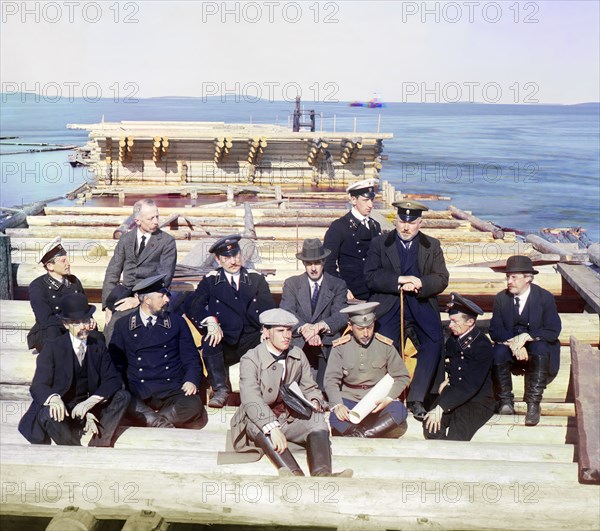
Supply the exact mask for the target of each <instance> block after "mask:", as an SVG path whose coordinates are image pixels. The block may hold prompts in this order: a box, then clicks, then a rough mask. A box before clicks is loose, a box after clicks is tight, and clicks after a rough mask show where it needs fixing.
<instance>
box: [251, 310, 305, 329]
mask: <svg viewBox="0 0 600 531" xmlns="http://www.w3.org/2000/svg"><path fill="white" fill-rule="evenodd" d="M258 320H259V321H260V324H262V325H265V326H296V325H297V324H298V319H297V318H296V316H295V315H294V314H293V313H290V312H288V311H287V310H282V309H281V308H272V309H271V310H266V311H264V312H262V313H261V314H260V315H259V316H258Z"/></svg>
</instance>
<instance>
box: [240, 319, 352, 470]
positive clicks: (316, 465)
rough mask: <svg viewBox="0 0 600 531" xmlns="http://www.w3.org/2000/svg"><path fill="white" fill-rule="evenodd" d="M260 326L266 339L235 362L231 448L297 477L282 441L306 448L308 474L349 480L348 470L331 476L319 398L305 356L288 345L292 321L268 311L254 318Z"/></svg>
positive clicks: (326, 431)
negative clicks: (236, 395)
mask: <svg viewBox="0 0 600 531" xmlns="http://www.w3.org/2000/svg"><path fill="white" fill-rule="evenodd" d="M260 322H261V324H262V326H263V327H264V331H265V334H266V339H265V340H264V341H263V342H262V343H261V344H260V345H258V346H257V347H255V348H253V349H251V350H249V351H248V352H246V353H245V354H244V355H243V356H242V359H241V362H240V399H241V405H240V407H239V408H238V410H237V411H236V413H235V415H234V416H233V418H232V419H231V437H232V442H233V448H234V449H235V451H236V452H255V453H256V455H257V459H259V458H260V457H261V456H262V455H263V454H264V455H266V456H267V457H268V458H269V459H270V461H271V462H272V463H273V464H274V465H275V466H276V467H277V469H278V470H279V473H280V475H292V474H293V475H296V476H303V475H304V473H303V472H302V469H301V468H300V465H298V462H297V461H296V459H295V458H294V456H293V455H292V453H291V452H290V450H289V449H288V442H293V443H297V444H300V445H302V446H305V447H306V458H307V461H308V468H309V470H310V475H311V476H343V477H351V476H352V470H348V469H347V470H344V471H343V472H340V473H333V472H332V468H331V443H330V440H329V429H328V427H327V423H326V421H325V415H324V414H323V411H324V408H325V399H324V398H323V394H322V393H321V391H319V388H318V387H317V384H316V383H315V381H314V380H313V379H312V378H311V376H310V366H309V364H308V360H307V359H306V356H305V355H304V353H303V352H302V351H301V350H300V349H299V348H297V347H293V346H292V345H291V339H292V328H293V327H294V326H296V325H297V324H298V319H296V317H295V316H294V315H293V314H291V313H290V312H287V311H286V310H282V309H281V308H273V309H271V310H267V311H265V312H262V313H261V314H260ZM291 384H295V385H297V386H298V388H299V389H300V392H301V393H302V396H303V398H304V399H305V401H306V402H307V404H306V405H304V407H303V406H302V403H300V404H298V399H294V396H290V393H291V391H287V389H288V387H287V386H289V385H291ZM284 386H285V387H284ZM282 388H283V390H282Z"/></svg>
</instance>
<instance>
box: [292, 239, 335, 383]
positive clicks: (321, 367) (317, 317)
mask: <svg viewBox="0 0 600 531" xmlns="http://www.w3.org/2000/svg"><path fill="white" fill-rule="evenodd" d="M330 253H331V251H330V250H329V249H325V248H324V247H323V245H322V244H321V240H319V239H318V238H314V239H307V240H304V243H303V245H302V252H301V253H298V254H296V258H297V259H298V260H301V261H302V264H303V265H304V269H305V273H303V274H302V275H298V276H294V277H290V278H288V279H286V280H285V282H284V283H283V291H282V295H281V304H280V308H282V309H284V310H287V311H288V312H291V313H293V314H294V315H295V316H296V317H297V318H298V325H297V326H296V328H295V329H294V335H293V337H292V345H294V346H295V347H299V348H301V349H303V350H304V353H305V354H306V357H307V358H308V360H309V362H310V364H311V367H313V368H316V371H314V373H313V376H314V378H315V380H316V381H317V383H318V384H319V388H321V389H323V376H324V374H325V367H326V364H327V358H328V357H329V352H330V351H331V344H332V342H333V341H334V340H335V339H337V338H338V337H339V336H340V331H341V330H342V328H344V326H345V325H346V318H345V316H344V315H342V314H340V313H339V312H340V310H341V309H342V308H343V307H344V306H345V305H346V293H347V288H346V283H345V282H344V281H343V280H342V279H341V278H336V277H334V276H333V275H330V274H329V273H325V272H324V264H325V259H326V258H327V256H329V254H330Z"/></svg>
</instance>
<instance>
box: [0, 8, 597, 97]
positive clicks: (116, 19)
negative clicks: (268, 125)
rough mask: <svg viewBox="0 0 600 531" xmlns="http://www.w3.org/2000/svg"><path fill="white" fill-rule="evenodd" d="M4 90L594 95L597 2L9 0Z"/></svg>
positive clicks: (1, 43) (1, 50)
mask: <svg viewBox="0 0 600 531" xmlns="http://www.w3.org/2000/svg"><path fill="white" fill-rule="evenodd" d="M0 6H1V17H2V19H1V31H0V80H1V90H0V92H4V93H11V92H19V91H21V92H27V91H33V92H37V93H39V94H42V95H43V96H44V97H45V98H46V99H47V100H48V101H50V100H51V99H52V98H54V97H57V96H62V97H81V96H83V97H86V98H89V99H94V98H97V97H105V98H113V99H115V100H122V99H124V98H127V97H135V98H145V97H156V96H182V97H184V96H195V97H203V98H208V97H211V96H219V95H221V96H222V97H229V98H232V97H233V95H234V94H239V95H241V97H242V98H244V99H246V100H247V101H253V100H254V99H256V98H262V99H271V100H288V101H289V100H292V99H293V98H294V97H295V96H296V95H297V94H298V95H301V96H302V98H303V100H304V101H314V102H327V101H333V102H335V101H353V100H361V101H363V100H368V99H370V98H372V97H374V96H378V97H379V98H381V99H382V100H384V101H389V102H392V101H397V102H409V103H419V102H430V103H451V102H457V101H463V102H469V101H475V102H483V103H555V104H576V103H586V102H595V101H599V100H600V96H599V92H600V57H599V53H600V52H599V50H600V41H599V26H600V24H599V20H600V12H599V6H600V2H598V1H596V0H582V1H576V0H567V1H560V0H537V1H533V2H531V1H515V0H507V1H505V0H499V1H496V2H493V1H490V2H488V1H484V0H471V1H469V0H465V1H456V2H454V1H431V2H423V1H381V2H380V1H367V0H362V1H339V0H338V1H331V2H330V1H323V2H317V1H314V0H309V1H299V2H287V1H282V0H273V1H266V2H253V1H250V2H220V1H214V2H200V1H195V0H190V1H155V0H142V1H140V0H138V1H120V2H117V1H114V0H109V1H96V2H87V1H82V0H73V1H65V2H54V1H49V2H23V1H4V0H2V1H1V2H0Z"/></svg>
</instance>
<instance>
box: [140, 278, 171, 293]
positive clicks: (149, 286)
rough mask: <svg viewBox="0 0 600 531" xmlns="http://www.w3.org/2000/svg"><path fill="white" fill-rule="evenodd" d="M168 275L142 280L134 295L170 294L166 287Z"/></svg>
mask: <svg viewBox="0 0 600 531" xmlns="http://www.w3.org/2000/svg"><path fill="white" fill-rule="evenodd" d="M166 276H167V275H156V276H154V277H148V278H145V279H144V280H140V281H139V282H138V283H137V284H136V285H135V286H133V289H132V290H131V291H132V292H133V293H137V294H138V295H143V294H145V293H166V294H167V295H168V294H169V290H168V289H167V288H166V287H165V277H166Z"/></svg>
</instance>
